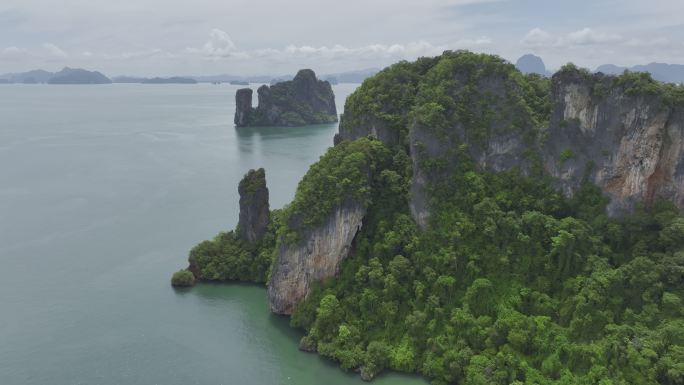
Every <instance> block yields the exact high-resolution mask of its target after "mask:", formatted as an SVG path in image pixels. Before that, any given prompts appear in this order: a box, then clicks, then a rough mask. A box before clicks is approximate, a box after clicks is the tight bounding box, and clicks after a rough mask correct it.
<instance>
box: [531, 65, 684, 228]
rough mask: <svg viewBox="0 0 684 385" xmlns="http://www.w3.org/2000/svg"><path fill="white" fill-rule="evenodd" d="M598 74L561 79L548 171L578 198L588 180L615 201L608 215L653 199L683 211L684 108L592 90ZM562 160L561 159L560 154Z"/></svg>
mask: <svg viewBox="0 0 684 385" xmlns="http://www.w3.org/2000/svg"><path fill="white" fill-rule="evenodd" d="M602 79H603V77H602V76H601V75H594V76H592V77H576V76H574V77H573V76H563V75H557V76H555V77H554V79H553V83H552V103H553V107H554V108H553V113H552V116H551V125H550V128H549V132H548V139H547V141H546V143H545V144H544V148H543V156H544V166H545V168H546V170H548V171H549V172H550V173H551V174H552V175H553V176H555V177H557V178H558V180H559V187H560V188H561V190H562V191H563V193H564V194H566V195H573V194H574V193H575V192H576V191H577V189H578V188H579V186H580V183H581V181H582V179H583V178H588V179H589V180H590V181H592V182H593V183H595V184H596V185H598V186H600V187H601V189H602V190H603V192H604V193H605V194H606V195H608V196H609V197H610V198H611V201H610V203H609V205H608V208H607V209H608V214H610V215H613V216H615V215H620V214H623V213H626V212H630V211H632V210H633V209H634V205H635V204H636V203H638V202H644V203H646V204H647V205H649V204H651V203H653V201H654V200H655V199H666V200H670V201H672V202H674V203H675V204H676V205H677V206H678V207H679V208H680V209H681V208H684V106H674V107H670V106H667V105H665V104H664V103H663V101H662V100H661V99H660V98H659V97H657V96H653V95H644V94H636V95H629V94H628V93H626V92H625V90H624V89H622V88H621V87H617V88H613V89H611V90H610V92H607V93H605V94H596V93H595V92H592V89H593V87H594V86H595V84H596V83H597V82H601V81H602ZM561 154H563V155H561Z"/></svg>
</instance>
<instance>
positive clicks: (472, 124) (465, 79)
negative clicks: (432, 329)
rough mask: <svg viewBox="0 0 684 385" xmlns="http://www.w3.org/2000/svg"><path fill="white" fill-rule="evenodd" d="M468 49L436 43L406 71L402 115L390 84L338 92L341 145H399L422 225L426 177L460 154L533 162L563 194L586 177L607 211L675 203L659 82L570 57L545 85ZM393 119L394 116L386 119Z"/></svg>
mask: <svg viewBox="0 0 684 385" xmlns="http://www.w3.org/2000/svg"><path fill="white" fill-rule="evenodd" d="M468 55H472V54H469V53H461V52H456V53H445V55H443V56H442V58H441V59H440V60H439V62H438V63H429V64H430V65H431V66H432V67H430V68H429V69H427V70H425V69H424V68H417V69H415V71H416V72H418V73H419V75H420V77H419V80H417V81H415V80H414V84H415V85H414V86H413V87H414V88H413V93H415V95H416V96H415V97H413V98H410V99H404V100H400V99H399V98H396V99H397V101H396V103H397V104H399V103H403V104H404V106H406V105H409V106H410V107H409V108H408V110H409V111H410V112H408V113H407V112H404V115H405V116H407V118H406V119H405V120H403V121H402V120H401V115H398V114H393V115H392V114H387V113H384V112H383V111H391V110H393V109H396V108H395V107H393V106H392V105H391V103H392V101H391V100H392V99H391V98H388V97H387V96H386V95H382V93H383V92H391V91H390V90H388V89H382V88H381V87H373V88H370V87H369V89H364V87H363V86H362V87H361V88H360V89H359V90H357V91H356V93H363V94H362V96H358V95H354V94H353V95H352V96H350V98H349V99H348V100H347V105H346V108H345V114H344V116H343V117H342V123H341V124H340V129H339V134H338V135H337V137H336V143H340V142H341V141H342V140H345V139H346V140H354V139H357V138H360V137H365V136H373V137H376V138H378V139H379V140H381V141H383V142H384V143H385V144H387V145H389V146H394V145H397V144H403V145H404V146H405V147H406V150H407V151H408V152H409V154H410V156H411V158H412V160H413V180H412V185H411V202H410V208H411V211H412V214H413V216H414V219H415V220H416V222H417V223H418V224H419V225H420V226H421V227H425V226H426V225H427V223H428V218H429V197H428V195H429V194H428V193H427V188H428V186H429V185H431V184H433V183H439V181H440V180H442V179H443V178H446V177H448V176H449V175H450V173H451V171H452V170H453V169H454V168H455V167H456V166H457V165H458V162H459V161H460V160H463V159H464V158H463V155H467V157H468V158H469V159H470V160H472V161H474V162H475V163H476V164H477V165H478V166H479V167H480V169H483V170H490V171H495V172H498V171H505V170H510V169H513V168H516V169H519V170H520V171H521V172H522V173H523V174H529V172H530V169H531V167H533V165H535V161H536V162H537V163H536V165H540V166H541V167H542V168H543V170H545V172H547V173H548V174H550V175H552V176H553V177H555V178H557V182H556V183H557V185H558V188H559V189H560V190H561V191H562V192H563V193H564V194H565V195H567V196H571V195H573V194H574V193H575V192H576V191H577V189H578V188H579V186H580V184H581V183H582V181H583V180H589V181H591V182H593V183H595V184H596V185H598V186H599V187H600V188H601V189H602V190H603V192H604V193H605V194H606V195H607V196H608V197H609V198H610V199H611V201H610V204H609V205H608V208H607V210H608V214H609V215H612V216H615V215H620V214H621V213H624V212H629V211H631V210H633V208H634V206H635V205H636V204H637V203H639V202H644V203H645V204H647V205H649V204H651V203H652V202H653V201H654V200H656V199H666V200H670V201H672V202H674V203H675V204H676V205H677V206H678V207H679V208H680V209H684V157H683V156H682V155H684V103H682V98H681V97H675V98H672V97H668V96H667V95H665V93H663V92H661V91H658V90H660V89H661V88H667V87H669V86H667V87H666V86H664V85H659V84H657V83H656V82H654V81H653V80H651V79H650V78H648V77H647V76H645V75H644V76H641V75H639V76H632V77H629V76H627V75H625V76H624V77H614V76H606V75H603V74H595V75H594V74H590V73H588V72H587V71H584V70H580V69H577V68H575V67H572V66H570V67H567V68H564V70H562V71H559V72H558V73H557V74H555V75H554V76H553V78H552V79H551V80H550V89H548V88H544V86H545V84H548V83H545V82H549V80H546V79H541V78H539V77H535V76H527V77H523V76H522V75H521V74H520V73H519V72H518V71H517V70H515V69H514V68H513V67H512V65H510V64H508V63H505V62H503V61H501V62H499V63H496V62H494V63H491V62H488V60H490V59H488V58H479V59H478V60H479V61H473V60H470V59H471V58H470V57H466V56H468ZM464 57H466V59H463V58H464ZM449 60H450V61H449ZM469 60H470V61H469ZM473 62H475V63H473ZM419 64H420V63H418V64H416V67H420V66H419ZM423 67H428V66H426V65H423ZM395 72H396V71H395ZM381 75H382V73H381ZM404 76H405V75H404ZM435 79H438V80H439V81H440V82H441V83H439V87H436V86H435V84H431V83H435V82H436V81H435ZM405 84H408V83H405ZM546 87H549V86H548V85H546ZM673 87H674V86H673ZM680 88H681V87H680ZM435 90H437V91H435ZM674 92H675V93H677V92H679V93H681V90H680V89H679V90H677V89H675V91H674ZM410 93H411V92H404V94H410ZM374 96H375V97H377V99H378V100H382V103H381V104H379V105H378V106H377V107H375V111H380V112H379V113H374V112H372V111H373V109H372V108H364V107H362V106H360V105H359V104H356V103H355V100H357V99H358V100H373V97H374ZM404 109H406V108H404ZM397 121H399V122H401V123H402V124H403V125H404V126H399V127H397V126H394V127H391V128H390V125H391V124H392V123H393V122H397Z"/></svg>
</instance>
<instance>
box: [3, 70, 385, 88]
mask: <svg viewBox="0 0 684 385" xmlns="http://www.w3.org/2000/svg"><path fill="white" fill-rule="evenodd" d="M65 71H66V72H69V71H78V72H81V71H82V72H83V74H81V75H78V74H72V75H69V77H67V79H62V76H63V75H66V72H65ZM377 72H378V69H376V68H369V69H364V70H357V71H348V72H340V73H332V74H326V75H323V76H322V77H321V78H322V79H325V80H327V81H328V82H329V83H330V84H332V85H335V84H338V83H361V82H363V81H364V80H365V79H366V78H368V77H370V76H372V75H374V74H375V73H377ZM85 73H93V74H99V75H101V76H91V75H85ZM58 76H59V77H60V79H56V80H55V81H54V82H52V84H108V83H110V82H111V83H129V84H194V83H193V82H192V81H194V82H195V83H213V84H220V83H230V84H232V85H240V86H247V85H249V84H251V83H260V84H263V83H267V84H268V83H270V84H271V85H273V84H276V83H280V82H284V81H288V80H292V79H293V78H294V76H293V75H292V74H287V75H278V76H274V75H242V76H241V75H229V74H225V75H209V76H206V75H202V76H187V75H186V76H172V77H146V76H131V75H120V76H114V77H111V78H109V77H107V76H105V75H103V74H102V73H100V72H97V71H87V70H85V69H71V68H68V67H67V68H64V69H63V70H62V71H59V72H56V73H55V72H50V71H45V70H42V69H37V70H31V71H26V72H16V73H5V74H0V84H16V83H19V84H45V83H51V80H52V78H55V77H58ZM72 76H73V77H75V78H81V80H74V78H71V79H72V81H75V83H64V82H65V81H67V80H68V79H69V78H70V77H72ZM96 77H97V78H99V81H97V82H88V81H83V80H82V79H85V78H89V79H91V80H92V79H95V78H96ZM104 78H107V79H108V80H109V81H105V80H104ZM101 82H104V83H101Z"/></svg>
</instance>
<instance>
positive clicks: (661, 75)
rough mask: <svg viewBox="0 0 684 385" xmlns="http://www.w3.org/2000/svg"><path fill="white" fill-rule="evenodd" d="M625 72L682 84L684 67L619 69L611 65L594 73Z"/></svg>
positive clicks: (605, 65) (653, 65)
mask: <svg viewBox="0 0 684 385" xmlns="http://www.w3.org/2000/svg"><path fill="white" fill-rule="evenodd" d="M625 70H629V71H633V72H649V73H650V74H651V76H653V79H655V80H659V81H661V82H668V83H684V65H682V64H667V63H650V64H645V65H636V66H632V67H620V66H616V65H613V64H604V65H602V66H599V67H598V68H597V69H596V72H603V73H605V74H611V75H619V74H621V73H623V72H625Z"/></svg>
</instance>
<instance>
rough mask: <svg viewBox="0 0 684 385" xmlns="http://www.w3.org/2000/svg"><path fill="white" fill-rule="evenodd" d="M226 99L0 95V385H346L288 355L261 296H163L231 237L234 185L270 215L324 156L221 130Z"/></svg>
mask: <svg viewBox="0 0 684 385" xmlns="http://www.w3.org/2000/svg"><path fill="white" fill-rule="evenodd" d="M354 87H355V86H352V85H344V84H343V85H339V86H335V87H334V88H335V92H336V96H337V102H338V106H340V108H341V106H342V104H343V101H344V97H346V95H347V94H348V93H349V92H351V91H352V90H353V89H354ZM236 88H237V87H235V86H227V85H221V86H214V85H209V84H200V85H103V86H46V85H37V86H27V85H11V86H0V264H1V265H2V268H1V269H0V309H1V310H0V314H1V316H0V383H2V384H8V385H14V384H260V385H261V384H321V383H325V384H327V385H336V384H358V383H362V381H361V380H360V379H359V377H358V375H356V374H354V373H346V372H344V371H342V370H340V369H339V368H338V367H337V365H335V364H334V363H331V362H329V361H327V360H324V359H322V358H320V357H319V356H317V355H314V354H307V353H303V352H300V351H298V350H297V343H298V339H299V337H300V335H299V332H298V331H297V330H293V329H291V328H289V326H288V320H287V319H286V318H283V317H278V316H274V315H271V314H270V313H269V312H268V308H267V304H266V293H265V290H264V289H263V288H262V287H259V286H252V285H241V284H222V285H219V284H200V285H198V286H196V287H194V288H192V289H190V290H174V289H172V288H171V287H170V285H169V277H170V276H171V273H172V272H173V271H175V270H177V269H178V268H180V267H182V266H184V265H185V264H186V259H187V252H188V250H189V249H190V248H191V247H192V246H193V245H194V244H196V243H197V242H199V241H201V240H202V239H206V238H208V237H211V236H213V235H214V234H216V233H217V232H219V231H222V230H228V229H231V228H233V227H234V226H235V224H236V222H237V213H238V203H237V202H238V194H237V183H238V181H239V180H240V178H241V177H242V175H243V174H244V173H245V172H246V171H247V170H248V169H250V168H256V167H265V168H266V174H267V183H268V186H269V189H270V192H271V205H272V207H281V206H282V205H284V204H286V203H287V202H288V201H290V200H291V199H292V196H293V194H294V190H295V188H296V184H297V182H298V181H299V179H300V178H301V176H302V175H303V174H304V173H305V172H306V170H307V169H308V167H309V165H310V164H311V163H313V162H315V161H316V160H317V159H318V157H319V156H320V155H321V154H323V152H324V151H325V149H326V148H327V147H328V146H330V145H331V144H332V137H333V135H334V133H335V131H336V125H334V124H333V125H322V126H311V127H301V128H293V129H282V128H275V127H269V128H256V129H240V130H236V129H235V128H234V127H233V125H232V119H233V113H234V99H233V98H234V92H235V89H236ZM376 383H377V384H390V383H391V384H421V383H424V381H422V380H421V379H419V378H416V377H411V376H404V375H400V374H387V375H384V376H382V377H380V378H378V379H377V380H376Z"/></svg>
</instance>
